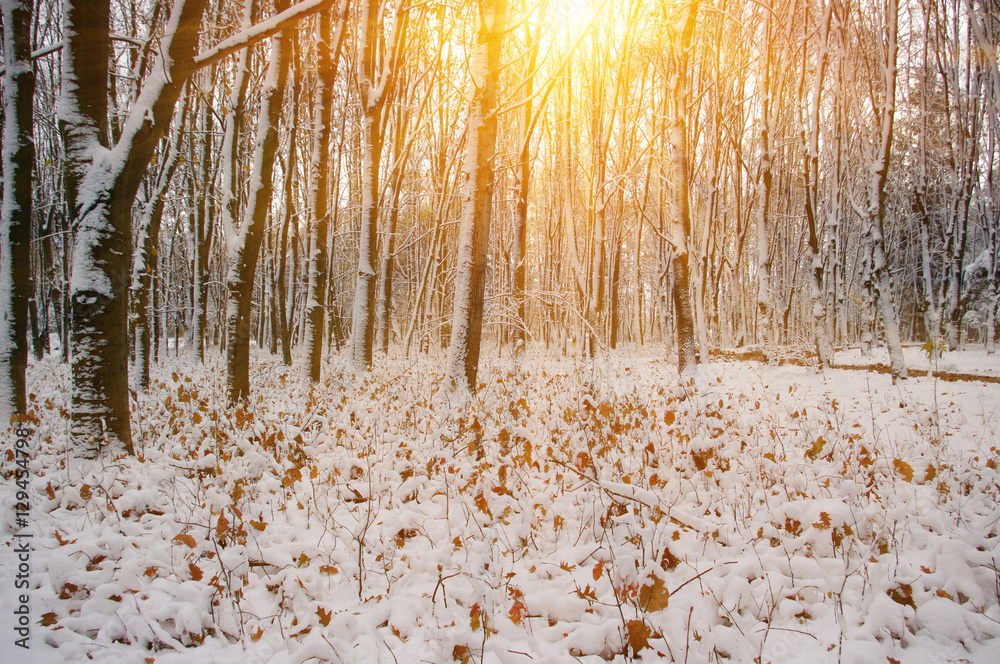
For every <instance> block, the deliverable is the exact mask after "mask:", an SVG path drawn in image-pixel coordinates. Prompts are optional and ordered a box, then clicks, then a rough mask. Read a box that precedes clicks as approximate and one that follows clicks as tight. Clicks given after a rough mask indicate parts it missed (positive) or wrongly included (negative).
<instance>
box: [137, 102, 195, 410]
mask: <svg viewBox="0 0 1000 664" xmlns="http://www.w3.org/2000/svg"><path fill="white" fill-rule="evenodd" d="M181 106H182V107H183V106H184V104H183V103H182V104H181ZM184 115H185V111H184V110H182V111H181V113H180V118H179V119H178V122H177V125H176V126H175V127H174V131H173V132H172V135H171V139H170V146H169V148H168V151H167V156H166V159H165V161H164V163H163V167H162V168H161V169H160V174H159V175H158V176H157V178H156V184H155V186H154V187H153V193H152V196H151V197H150V200H149V202H148V203H147V204H146V207H145V210H144V211H143V214H142V217H141V218H140V220H139V225H138V229H137V236H138V237H137V238H136V251H135V257H134V259H133V264H132V285H131V290H132V319H133V320H132V336H133V338H134V342H133V343H134V351H133V352H134V356H135V357H134V361H133V365H132V384H133V385H134V386H135V388H136V390H139V391H145V390H146V389H147V388H148V387H149V355H150V342H151V335H150V317H149V303H150V292H151V290H152V288H153V276H154V274H155V272H156V250H157V247H159V245H160V226H161V221H162V219H163V208H164V206H165V203H166V194H167V188H168V187H169V186H170V179H171V178H172V177H173V174H174V171H175V170H176V169H177V165H178V163H179V161H180V160H179V158H178V157H179V155H178V151H179V149H180V145H179V144H180V137H181V133H182V125H183V122H184Z"/></svg>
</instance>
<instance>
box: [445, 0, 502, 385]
mask: <svg viewBox="0 0 1000 664" xmlns="http://www.w3.org/2000/svg"><path fill="white" fill-rule="evenodd" d="M479 9H480V12H479V16H480V19H479V27H478V30H477V31H476V41H475V44H474V46H473V47H472V53H471V55H470V58H469V69H470V71H471V73H472V85H473V90H472V99H471V101H470V103H469V124H468V128H467V130H466V135H467V137H468V138H467V147H466V153H465V160H464V162H463V166H462V210H461V214H460V220H459V224H460V226H459V240H458V274H457V275H456V282H455V309H454V316H453V320H452V329H451V343H450V347H449V349H448V368H447V374H446V376H447V381H448V382H449V383H450V385H451V387H452V389H453V390H459V391H465V390H469V391H475V389H476V378H477V376H478V372H479V352H480V348H481V346H482V330H483V304H484V301H485V295H486V272H487V268H488V265H487V261H486V258H487V251H488V249H489V239H490V216H491V212H492V205H493V156H494V154H495V152H496V137H497V116H496V107H497V82H498V80H499V78H500V53H501V49H502V46H503V34H504V31H505V29H506V22H507V0H480V1H479Z"/></svg>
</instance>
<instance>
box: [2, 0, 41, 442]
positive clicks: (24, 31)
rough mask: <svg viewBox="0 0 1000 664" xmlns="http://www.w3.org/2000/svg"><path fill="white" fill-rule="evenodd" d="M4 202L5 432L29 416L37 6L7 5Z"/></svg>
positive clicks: (18, 1) (10, 0) (16, 1)
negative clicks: (27, 375) (13, 418)
mask: <svg viewBox="0 0 1000 664" xmlns="http://www.w3.org/2000/svg"><path fill="white" fill-rule="evenodd" d="M0 8H2V11H3V61H4V63H5V64H6V69H5V71H4V77H3V202H2V204H0V206H2V207H0V214H2V217H0V430H2V429H3V428H5V427H6V425H7V424H8V422H9V421H10V417H11V416H12V415H14V414H21V415H23V414H25V413H26V411H27V396H26V395H27V391H26V387H25V370H26V369H27V366H28V300H29V299H31V291H32V283H31V269H30V268H31V262H30V257H31V247H30V240H31V237H30V235H31V231H30V229H31V195H32V190H31V176H32V169H33V168H34V162H35V141H34V138H33V135H32V122H33V120H34V118H33V111H32V100H33V98H34V94H35V73H34V70H33V68H32V64H31V40H30V35H31V23H32V2H31V0H3V1H2V2H0Z"/></svg>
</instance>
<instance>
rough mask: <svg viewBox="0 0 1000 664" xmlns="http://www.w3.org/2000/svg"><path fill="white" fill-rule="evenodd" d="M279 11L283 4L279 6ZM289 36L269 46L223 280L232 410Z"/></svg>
mask: <svg viewBox="0 0 1000 664" xmlns="http://www.w3.org/2000/svg"><path fill="white" fill-rule="evenodd" d="M279 4H280V6H278V7H276V9H278V10H279V11H280V10H281V9H284V8H285V7H286V6H287V4H285V3H279ZM290 43H291V31H290V30H286V31H284V32H281V33H279V35H278V36H276V37H275V38H274V39H273V40H272V41H271V53H270V56H269V58H268V67H267V74H266V77H265V81H266V82H265V85H264V89H263V91H262V93H261V107H260V116H259V119H258V125H257V135H256V139H255V141H254V154H253V162H252V166H251V169H252V170H251V173H252V180H251V186H250V191H249V192H248V196H247V207H246V210H245V211H244V214H243V223H242V225H241V227H240V231H239V235H238V236H237V237H236V240H235V242H233V243H232V244H231V245H230V267H229V273H228V275H227V276H226V295H227V297H226V382H227V387H228V391H229V404H230V406H235V405H237V404H238V403H240V402H244V401H246V399H247V398H248V397H249V395H250V314H251V297H252V295H253V287H254V279H255V275H256V271H257V261H258V259H259V257H260V244H261V240H262V239H263V233H264V226H265V222H266V220H267V214H268V208H269V207H270V203H271V195H272V193H273V191H274V183H273V174H274V155H275V154H276V152H277V149H278V122H279V120H280V117H281V106H282V102H283V100H284V92H285V83H286V81H287V79H288V70H289V61H290V57H289V44H290Z"/></svg>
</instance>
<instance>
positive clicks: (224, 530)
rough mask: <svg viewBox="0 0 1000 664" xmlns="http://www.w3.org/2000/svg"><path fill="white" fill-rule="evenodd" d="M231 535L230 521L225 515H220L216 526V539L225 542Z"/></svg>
mask: <svg viewBox="0 0 1000 664" xmlns="http://www.w3.org/2000/svg"><path fill="white" fill-rule="evenodd" d="M228 534H229V519H227V518H226V515H225V514H220V515H219V523H218V524H217V525H216V526H215V539H217V540H220V541H221V540H224V539H225V538H226V535H228Z"/></svg>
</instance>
